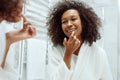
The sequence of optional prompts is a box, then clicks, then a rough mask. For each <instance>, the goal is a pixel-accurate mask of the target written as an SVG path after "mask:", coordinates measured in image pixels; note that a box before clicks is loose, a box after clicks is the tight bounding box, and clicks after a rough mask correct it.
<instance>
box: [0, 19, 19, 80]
mask: <svg viewBox="0 0 120 80" xmlns="http://www.w3.org/2000/svg"><path fill="white" fill-rule="evenodd" d="M4 27H5V24H4V21H3V22H2V23H0V65H1V63H2V60H3V56H4V53H5V45H6V36H5V30H4ZM0 80H18V74H17V73H16V71H15V70H14V69H13V68H12V67H11V66H10V64H9V63H7V62H6V63H5V68H4V69H3V68H1V66H0Z"/></svg>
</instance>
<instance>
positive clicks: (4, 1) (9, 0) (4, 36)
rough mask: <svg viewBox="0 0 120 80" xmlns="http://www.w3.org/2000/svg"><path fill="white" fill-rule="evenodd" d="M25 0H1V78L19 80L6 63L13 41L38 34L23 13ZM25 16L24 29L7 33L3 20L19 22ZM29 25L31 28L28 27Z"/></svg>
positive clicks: (0, 79) (1, 79)
mask: <svg viewBox="0 0 120 80" xmlns="http://www.w3.org/2000/svg"><path fill="white" fill-rule="evenodd" d="M22 7H23V0H0V22H1V24H0V80H17V79H18V76H17V75H16V73H14V70H13V69H12V68H11V67H10V66H9V64H6V57H7V54H8V50H9V47H10V45H11V44H12V43H14V42H17V41H19V40H24V39H28V38H32V37H33V36H35V34H36V30H35V27H34V26H33V25H32V24H31V23H30V22H28V21H27V20H26V18H25V17H24V16H23V15H22ZM21 18H23V20H24V24H23V28H22V29H18V30H14V31H10V32H7V33H5V32H4V27H3V26H2V24H3V21H4V20H6V21H8V22H18V21H20V20H21ZM27 26H29V29H28V27H27Z"/></svg>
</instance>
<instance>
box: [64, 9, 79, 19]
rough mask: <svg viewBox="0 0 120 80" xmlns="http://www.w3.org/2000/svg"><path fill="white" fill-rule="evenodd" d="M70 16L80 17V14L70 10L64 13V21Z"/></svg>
mask: <svg viewBox="0 0 120 80" xmlns="http://www.w3.org/2000/svg"><path fill="white" fill-rule="evenodd" d="M70 16H79V12H78V11H77V10H75V9H69V10H67V11H65V12H64V13H63V15H62V19H63V18H67V17H70Z"/></svg>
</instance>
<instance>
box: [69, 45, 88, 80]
mask: <svg viewBox="0 0 120 80" xmlns="http://www.w3.org/2000/svg"><path fill="white" fill-rule="evenodd" d="M88 59H89V46H88V44H86V43H83V44H82V46H81V48H80V51H79V55H78V60H77V62H76V66H75V69H74V71H73V74H72V76H71V80H82V79H80V76H82V72H83V70H84V68H85V67H86V64H88Z"/></svg>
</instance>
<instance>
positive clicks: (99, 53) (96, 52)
mask: <svg viewBox="0 0 120 80" xmlns="http://www.w3.org/2000/svg"><path fill="white" fill-rule="evenodd" d="M90 48H91V50H92V52H93V54H94V55H96V57H98V58H100V59H104V58H106V52H105V50H104V49H103V48H102V47H100V46H99V45H97V44H96V43H93V44H92V45H91V47H90Z"/></svg>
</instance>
